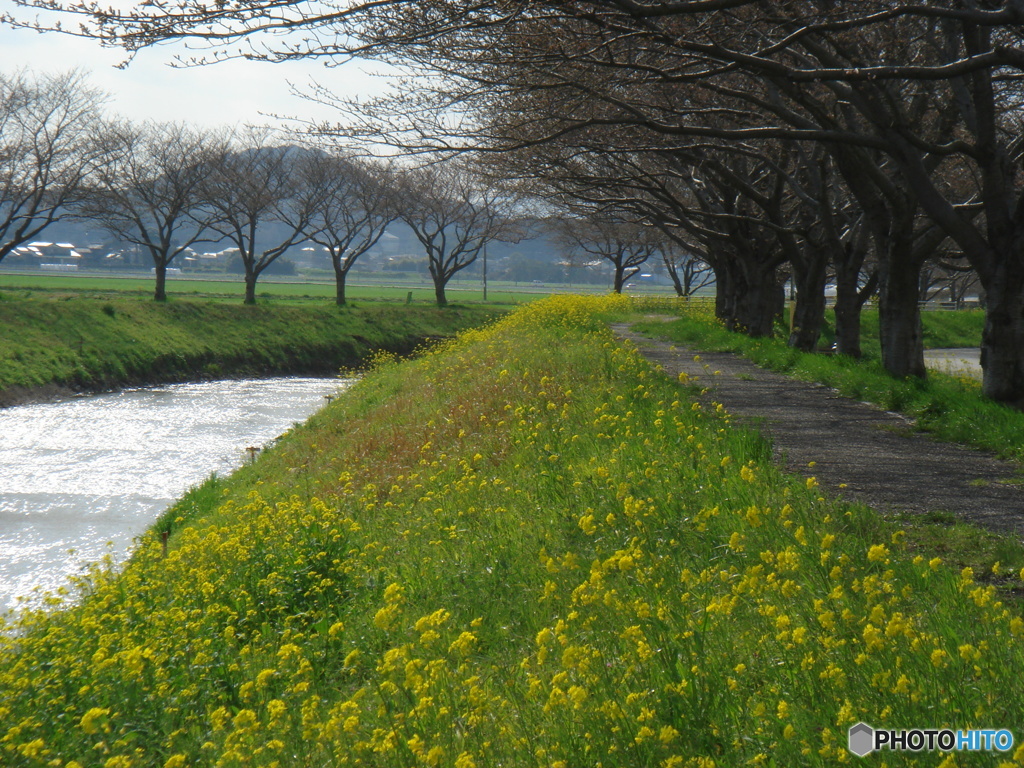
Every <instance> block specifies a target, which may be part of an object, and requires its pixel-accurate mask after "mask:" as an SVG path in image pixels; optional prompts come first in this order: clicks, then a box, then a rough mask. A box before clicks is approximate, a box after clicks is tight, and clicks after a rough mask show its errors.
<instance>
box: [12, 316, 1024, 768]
mask: <svg viewBox="0 0 1024 768" xmlns="http://www.w3.org/2000/svg"><path fill="white" fill-rule="evenodd" d="M624 302H628V300H627V299H622V298H618V299H593V298H591V299H583V298H571V299H570V298H556V299H551V300H547V301H543V302H539V303H536V304H533V305H530V306H528V307H526V308H524V309H521V310H519V311H517V312H515V313H514V314H512V315H510V316H509V317H507V318H505V319H502V320H500V321H499V322H497V323H495V324H494V325H492V326H491V327H490V328H489V329H486V330H483V331H474V332H469V333H467V334H465V335H463V336H461V337H460V338H459V339H458V340H457V341H455V342H452V343H449V344H446V345H444V346H443V347H442V348H438V349H436V350H434V351H433V352H431V353H429V354H427V355H425V356H423V357H421V358H419V359H417V360H414V361H410V362H405V363H397V362H394V361H390V360H387V359H385V358H381V359H379V360H378V362H377V365H376V367H375V369H374V370H372V371H371V372H370V373H369V374H368V375H366V376H365V377H364V378H362V379H361V380H360V381H359V382H358V383H357V384H356V385H355V386H354V387H352V389H351V390H349V391H348V392H347V393H346V394H345V395H344V396H343V397H340V398H338V399H337V400H335V401H334V403H332V404H331V405H329V406H328V407H327V408H325V409H323V410H322V411H320V412H319V413H318V414H316V415H315V416H314V417H313V418H311V419H310V420H309V421H308V422H307V423H306V424H305V425H303V426H300V427H297V428H295V429H293V430H292V431H291V432H289V433H288V434H287V435H285V436H284V437H283V438H282V439H281V440H280V441H279V442H278V443H277V444H276V446H275V447H273V448H272V449H270V450H269V451H267V452H266V453H265V454H264V455H263V456H262V457H261V458H260V459H259V460H258V461H256V462H254V463H253V464H250V465H247V466H246V467H245V468H243V469H242V470H240V471H239V472H238V473H236V474H235V475H233V476H232V477H231V478H229V479H227V480H225V481H222V482H221V483H220V484H207V486H206V487H205V489H203V490H202V492H197V493H194V494H192V495H191V496H190V497H189V498H187V499H185V500H183V501H182V502H181V503H180V504H179V506H178V507H177V513H178V514H177V517H176V518H175V522H176V526H177V527H176V530H175V531H174V533H173V535H172V536H171V537H170V541H169V546H168V552H167V553H166V554H165V553H164V552H163V550H162V547H161V543H160V541H159V537H157V536H156V535H148V536H147V537H144V538H143V539H142V540H141V542H140V544H139V548H138V550H137V552H136V553H135V556H134V558H133V559H132V561H131V562H130V563H129V564H128V565H127V566H126V567H125V569H124V571H123V572H122V573H120V574H113V573H108V572H104V571H101V570H96V571H95V572H93V573H92V574H91V575H90V576H88V577H87V578H84V579H82V581H81V583H80V585H79V587H80V590H81V592H82V598H81V604H80V605H79V606H77V607H70V608H65V609H63V610H57V611H55V612H52V613H49V614H43V613H39V614H32V613H26V614H24V615H22V616H21V617H20V618H18V619H17V620H15V621H14V622H13V623H12V625H10V626H8V627H7V631H6V634H4V635H0V637H4V638H6V639H4V640H2V641H0V642H2V645H0V723H2V724H3V726H2V727H0V758H2V762H3V763H4V765H10V766H17V767H19V768H20V767H22V766H42V765H52V766H61V768H78V767H79V766H82V767H92V766H104V768H127V767H129V766H163V768H180V767H181V766H215V765H216V766H314V765H316V766H321V765H323V766H326V765H330V766H343V765H374V766H385V765H386V766H456V768H471V767H472V766H480V767H481V768H482V766H497V765H516V766H544V767H545V768H551V767H552V766H561V767H563V768H564V767H566V766H658V767H659V768H673V767H674V766H694V767H695V768H696V767H698V766H700V767H702V768H707V767H708V766H713V765H720V766H726V765H729V766H731V765H740V764H753V765H757V764H764V765H786V766H790V765H832V764H835V763H839V762H846V761H848V760H850V759H852V758H851V756H850V755H849V754H848V753H847V751H846V732H847V729H848V727H849V726H850V725H852V724H853V723H855V722H857V721H858V720H863V721H865V722H868V723H870V724H871V725H873V726H875V727H894V728H914V727H930V728H940V727H951V728H954V729H966V728H971V727H977V728H995V729H998V728H1004V727H1005V728H1010V729H1013V728H1014V727H1016V726H1017V725H1018V724H1019V723H1020V722H1022V721H1024V697H1022V696H1021V695H1020V694H1021V688H1022V683H1021V680H1022V679H1024V644H1022V643H1021V638H1022V636H1024V620H1022V619H1021V618H1020V617H1019V616H1017V615H1015V614H1014V613H1013V612H1012V611H1010V610H1009V609H1007V607H1006V606H1004V605H1003V604H1002V603H1001V602H1000V601H999V599H998V597H997V596H996V594H995V592H994V590H993V588H991V587H988V586H984V585H982V584H979V583H976V582H975V578H974V574H972V573H971V572H970V571H969V570H968V571H963V572H953V571H951V570H950V569H948V568H947V567H946V566H945V565H943V564H942V562H941V561H939V559H938V558H927V557H921V556H916V557H915V556H912V555H910V554H908V553H907V552H906V551H905V548H904V544H903V538H902V536H901V534H900V532H899V531H898V530H895V529H894V528H892V527H891V526H889V525H887V524H886V523H885V522H884V521H882V520H881V519H880V518H879V517H878V516H877V515H876V514H874V513H873V512H871V511H870V510H867V509H865V508H861V507H855V506H849V505H847V504H841V503H838V502H836V501H834V500H832V499H829V498H825V497H823V496H822V495H821V494H820V491H819V489H818V488H817V487H816V484H815V482H814V481H813V479H812V480H810V481H805V480H804V479H802V478H800V479H794V478H793V477H790V476H786V475H783V474H781V473H780V472H779V471H778V470H777V469H776V468H775V467H774V466H773V464H772V463H771V460H770V451H769V449H768V447H767V446H766V444H765V443H764V442H763V441H762V440H761V439H760V438H759V437H758V436H756V435H754V434H752V433H749V432H746V431H743V430H740V429H736V428H733V427H732V426H731V425H730V421H729V417H728V415H727V414H724V413H721V412H718V411H715V410H714V409H704V408H702V407H701V406H700V404H699V403H698V402H697V393H696V392H694V391H692V390H690V389H687V388H686V387H685V386H682V385H680V384H679V383H677V382H673V381H669V380H667V379H666V378H665V377H664V376H663V375H661V374H659V373H658V372H657V371H654V370H652V369H651V368H650V367H649V365H648V364H647V363H646V362H645V361H644V360H643V359H642V358H641V357H640V356H639V355H638V354H637V353H636V352H635V351H634V350H631V349H629V348H625V347H623V346H622V345H621V344H619V343H618V342H616V340H615V339H614V338H613V337H612V336H611V335H610V333H609V331H608V330H607V328H606V327H605V325H604V324H603V323H601V322H600V321H599V317H600V315H599V313H600V312H601V311H603V310H607V309H610V308H613V307H622V306H623V304H624ZM1013 578H1017V577H1016V576H1014V577H1013ZM55 601H56V599H55ZM1022 737H1024V734H1021V733H1017V738H1018V740H1019V739H1021V738H1022ZM921 757H922V756H921V755H920V754H916V753H891V754H886V755H885V756H884V760H885V763H886V764H887V765H890V766H892V765H912V764H918V763H919V761H920V760H921ZM962 757H963V756H960V757H958V758H957V760H961V762H955V761H954V758H953V757H952V756H945V755H939V754H934V755H932V756H931V758H930V759H932V762H933V763H934V764H940V763H941V764H942V765H945V766H947V767H948V766H952V765H954V764H963V761H962V759H961V758H962ZM873 759H882V757H881V756H873ZM968 759H969V760H970V764H972V765H974V764H979V765H996V764H998V763H999V762H1000V761H1001V760H1002V761H1007V762H1009V761H1012V760H1017V761H1018V762H1020V761H1022V760H1024V748H1021V744H1020V742H1019V741H1018V743H1017V744H1016V745H1015V746H1014V747H1013V749H1011V750H1010V751H1009V752H1007V753H1000V754H987V753H986V754H982V755H972V756H969V757H968ZM1011 764H1017V763H1011Z"/></svg>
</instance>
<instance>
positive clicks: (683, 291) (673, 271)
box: [665, 259, 690, 298]
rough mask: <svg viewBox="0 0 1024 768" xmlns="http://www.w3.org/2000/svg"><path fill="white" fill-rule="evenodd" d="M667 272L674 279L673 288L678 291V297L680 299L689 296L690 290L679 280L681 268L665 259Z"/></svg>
mask: <svg viewBox="0 0 1024 768" xmlns="http://www.w3.org/2000/svg"><path fill="white" fill-rule="evenodd" d="M665 271H666V272H668V276H669V277H671V278H672V286H673V287H674V288H675V289H676V296H679V297H680V298H683V297H686V296H689V295H690V292H689V288H688V287H687V288H684V287H683V282H682V280H680V279H679V268H678V267H677V266H676V265H675V264H672V263H671V262H670V261H669V260H668V259H665Z"/></svg>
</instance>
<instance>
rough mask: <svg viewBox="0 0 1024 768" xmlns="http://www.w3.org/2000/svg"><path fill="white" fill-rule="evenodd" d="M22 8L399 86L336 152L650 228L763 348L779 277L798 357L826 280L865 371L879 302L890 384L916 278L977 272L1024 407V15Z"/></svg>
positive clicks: (1002, 359) (895, 9) (660, 3)
mask: <svg viewBox="0 0 1024 768" xmlns="http://www.w3.org/2000/svg"><path fill="white" fill-rule="evenodd" d="M18 2H20V3H22V4H29V5H39V6H45V7H48V8H51V7H53V6H55V5H56V6H60V7H62V8H63V9H64V10H65V11H66V12H68V13H72V14H78V15H79V16H81V17H83V19H84V20H85V21H86V24H85V32H84V34H88V35H92V36H96V37H99V38H101V39H103V40H105V41H108V42H111V43H116V44H119V45H123V46H125V47H126V48H127V49H129V50H132V51H134V50H138V49H140V48H143V47H146V46H149V45H153V44H155V43H159V42H161V41H163V40H166V39H169V38H178V39H180V38H190V37H191V38H201V39H202V40H203V41H204V42H205V43H207V44H209V45H211V46H212V47H213V48H214V49H215V50H234V49H235V48H234V47H235V45H236V44H238V43H242V42H249V43H251V46H249V47H248V48H246V52H245V55H246V56H256V57H263V58H268V59H283V58H294V57H296V56H302V57H329V58H331V57H339V58H340V57H345V56H348V55H352V54H358V55H362V56H376V57H378V58H380V59H382V60H384V61H387V62H389V63H392V64H396V65H398V66H400V67H403V68H404V71H405V72H406V74H407V76H406V77H405V78H404V79H403V80H401V81H400V82H399V83H398V84H397V86H396V88H395V89H394V90H393V92H392V93H391V94H390V95H386V96H384V97H382V98H380V99H376V100H371V101H370V102H369V103H367V102H363V103H360V104H346V103H339V107H340V108H341V109H343V110H345V111H346V112H347V114H348V116H347V118H346V120H345V121H344V122H345V124H344V125H342V126H339V127H338V129H337V130H338V132H340V133H345V134H346V135H349V136H352V135H361V136H363V137H364V138H369V139H376V138H381V137H383V138H384V139H385V140H387V141H388V142H390V143H392V144H395V145H398V146H400V147H402V148H403V149H405V150H407V151H413V152H415V151H436V150H441V151H453V150H454V151H459V150H463V149H469V148H472V149H473V150H481V149H483V150H485V151H488V152H492V153H495V154H498V155H500V156H501V157H502V158H504V159H505V160H506V162H507V165H506V168H507V170H506V175H515V176H517V177H522V178H530V179H533V180H534V181H537V182H538V183H540V184H542V185H543V186H544V188H545V189H546V190H547V192H548V194H551V195H553V196H561V197H563V198H566V199H571V200H574V201H577V202H580V201H582V202H584V203H586V204H588V205H591V206H593V207H594V209H595V210H599V211H613V210H614V211H616V212H618V213H626V214H630V215H633V216H635V217H636V218H637V220H638V221H644V222H646V223H647V224H649V225H652V226H657V227H660V228H661V229H662V230H663V231H664V232H665V233H666V235H667V236H669V237H670V238H672V239H673V240H675V241H676V242H679V243H680V244H681V245H685V247H688V248H690V249H691V250H693V251H694V252H697V253H700V254H701V255H703V256H704V257H705V258H706V259H707V261H708V263H710V264H711V265H712V266H713V268H714V269H715V272H716V278H717V284H718V295H719V299H718V301H719V306H718V311H719V314H720V315H721V316H722V317H723V318H724V319H725V320H726V321H727V322H729V323H730V324H732V325H733V326H736V327H743V328H746V329H747V330H748V331H749V332H751V333H764V332H767V331H768V330H769V329H770V318H771V317H772V316H773V315H774V313H775V312H776V311H777V310H778V308H779V304H780V302H781V301H782V291H781V283H782V280H783V277H785V276H788V277H789V278H790V279H791V280H792V281H793V283H794V285H795V286H796V290H797V296H798V299H797V307H796V311H795V323H794V332H793V337H792V338H791V342H792V343H793V344H794V345H796V346H799V347H803V348H810V347H811V346H813V343H814V341H815V340H816V338H817V334H818V330H819V329H820V327H821V308H822V305H823V301H822V291H823V285H824V281H825V279H826V277H825V276H826V275H827V274H828V273H831V274H833V275H834V279H835V282H836V286H837V294H838V295H837V325H838V326H839V327H838V329H837V330H838V334H839V339H838V344H839V349H840V351H842V352H846V353H850V354H856V353H857V352H858V351H859V330H858V327H859V326H858V322H859V307H860V306H861V305H862V303H863V301H864V298H865V297H866V295H867V294H868V292H869V289H871V288H875V287H877V292H878V299H879V311H880V323H881V341H882V358H883V362H884V364H885V366H886V368H887V369H888V370H889V371H891V372H892V373H894V374H896V375H901V376H905V375H917V376H922V375H924V365H923V348H922V340H921V327H920V317H919V310H918V306H917V298H918V295H919V292H920V289H921V275H922V270H923V269H924V267H925V265H926V264H927V263H928V262H929V260H934V259H940V260H943V261H946V262H949V263H953V262H956V263H966V264H968V265H969V266H970V267H971V268H972V269H973V270H974V272H975V273H976V274H977V275H978V279H979V280H980V283H981V285H982V288H983V290H984V294H985V301H986V323H985V329H984V337H983V342H982V365H983V368H984V383H983V388H984V391H985V393H986V394H988V395H989V396H991V397H993V398H995V399H997V400H1000V401H1003V402H1007V403H1010V404H1013V405H1017V406H1021V405H1024V214H1022V211H1024V183H1022V181H1021V174H1020V166H1021V162H1022V142H1021V138H1020V137H1021V135H1022V130H1021V124H1020V123H1021V119H1020V115H1021V110H1020V107H1021V96H1022V93H1021V90H1020V82H1021V79H1022V76H1024V40H1022V32H1021V30H1022V29H1024V6H1022V5H1021V4H1020V3H1019V2H1017V0H991V1H990V2H985V3H974V2H963V0H932V1H931V2H927V3H919V2H910V1H909V0H863V2H857V3H835V2H824V1H823V0H699V1H697V2H679V1H678V0H643V1H642V2H637V0H589V1H588V2H585V3H582V2H575V1H574V0H568V1H566V0H474V2H472V3H468V2H464V0H436V2H432V3H430V4H429V6H423V5H422V4H420V3H408V2H405V1H404V0H374V1H373V2H365V3H360V2H353V3H348V4H345V5H344V6H341V5H338V4H334V3H326V4H323V3H321V4H313V3H306V2H289V3H277V2H273V1H272V0H225V2H223V3H218V4H217V8H216V9H208V10H205V11H204V10H203V7H200V6H196V5H195V4H193V3H190V2H174V1H173V0H171V1H169V2H164V3H159V4H147V5H142V6H135V7H134V8H133V9H131V10H129V11H126V12H124V13H117V12H113V11H110V10H109V9H105V8H100V7H98V6H96V5H94V4H93V3H91V2H74V0H72V1H71V2H67V3H60V2H57V3H54V2H50V1H49V0H18ZM296 30H298V31H301V33H302V36H301V39H298V38H296V37H295V36H294V35H295V32H296ZM267 32H279V33H282V36H280V37H275V36H267V35H265V34H264V33H267ZM285 33H291V36H289V34H285ZM221 46H224V47H221ZM228 46H230V47H231V48H228ZM325 93H329V91H325ZM322 95H323V94H321V96H322ZM869 265H870V266H869Z"/></svg>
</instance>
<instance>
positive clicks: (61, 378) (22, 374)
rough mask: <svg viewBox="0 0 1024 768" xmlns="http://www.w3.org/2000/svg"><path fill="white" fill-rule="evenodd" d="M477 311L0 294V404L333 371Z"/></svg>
mask: <svg viewBox="0 0 1024 768" xmlns="http://www.w3.org/2000/svg"><path fill="white" fill-rule="evenodd" d="M493 315H494V312H493V311H492V310H489V309H486V308H468V307H452V308H447V309H444V310H438V309H436V308H430V307H422V306H401V305H394V304H391V305H385V304H381V305H377V306H374V305H372V304H366V305H362V306H360V307H359V308H352V309H338V308H335V307H324V306H317V307H312V306H275V305H273V304H263V305H259V306H256V307H246V306H238V305H234V304H225V303H218V302H210V301H174V302H171V303H167V304H158V303H156V302H148V301H139V300H135V299H110V300H103V299H91V298H85V297H80V296H72V297H66V298H63V299H53V298H49V299H48V298H27V299H23V298H17V299H15V298H2V299H0V327H2V328H3V333H2V334H0V406H2V405H10V404H12V403H15V402H18V401H19V400H24V399H32V398H38V397H45V396H48V395H52V394H56V393H59V392H62V391H63V392H68V391H98V390H104V389H111V388H117V387H123V386H129V385H140V384H156V383H164V382H172V381H184V380H190V379H197V378H221V377H233V376H254V375H255V376H263V375H269V374H286V373H311V374H331V373H336V372H337V370H338V368H339V367H341V366H351V365H355V364H357V363H358V362H359V361H361V360H363V359H364V358H365V357H366V356H367V355H368V354H369V353H370V352H371V351H373V350H375V349H387V350H392V351H394V352H401V353H404V352H409V351H411V350H412V349H413V348H414V347H416V346H417V344H419V343H420V342H422V341H423V340H424V339H425V338H431V337H447V336H451V335H453V334H454V333H456V332H457V331H460V330H463V329H465V328H468V327H472V326H475V325H479V324H480V323H482V322H484V321H485V320H486V319H487V318H489V317H492V316H493Z"/></svg>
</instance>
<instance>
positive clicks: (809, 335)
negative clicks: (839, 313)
mask: <svg viewBox="0 0 1024 768" xmlns="http://www.w3.org/2000/svg"><path fill="white" fill-rule="evenodd" d="M825 278H826V271H825V261H824V259H812V260H811V263H810V264H804V265H798V264H797V263H796V262H793V282H794V283H795V285H796V305H795V306H794V307H793V317H792V321H793V322H792V324H791V325H792V330H791V331H790V333H789V346H791V347H793V348H794V349H799V350H802V351H804V352H813V351H814V350H815V348H816V347H817V344H818V339H819V338H820V337H821V327H822V326H823V325H824V323H825Z"/></svg>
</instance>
